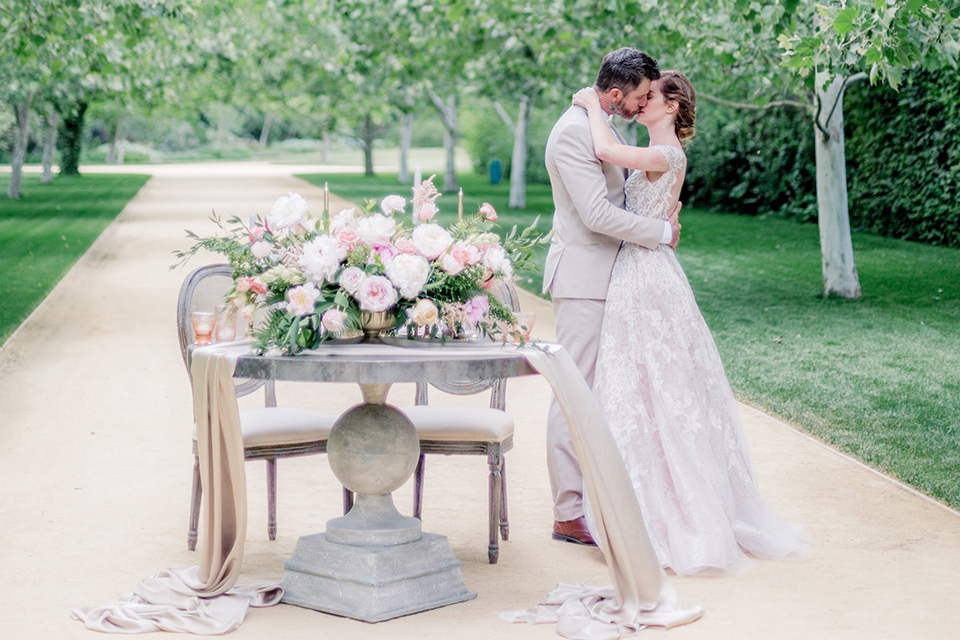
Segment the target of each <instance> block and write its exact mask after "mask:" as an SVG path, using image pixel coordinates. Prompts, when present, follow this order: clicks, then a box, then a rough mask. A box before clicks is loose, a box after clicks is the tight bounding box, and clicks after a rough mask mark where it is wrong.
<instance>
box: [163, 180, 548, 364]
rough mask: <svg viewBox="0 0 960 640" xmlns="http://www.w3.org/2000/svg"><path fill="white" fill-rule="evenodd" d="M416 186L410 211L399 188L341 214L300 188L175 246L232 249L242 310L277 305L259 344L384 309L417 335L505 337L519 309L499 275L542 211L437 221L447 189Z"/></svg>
mask: <svg viewBox="0 0 960 640" xmlns="http://www.w3.org/2000/svg"><path fill="white" fill-rule="evenodd" d="M413 192H414V193H413V198H412V203H411V204H412V210H413V211H412V214H410V215H408V214H407V212H406V208H407V204H408V203H407V200H406V199H405V198H403V197H402V196H399V195H389V196H386V197H385V198H383V199H382V200H381V201H380V206H379V211H376V210H375V207H376V201H369V202H368V203H367V204H366V206H365V207H363V208H359V209H358V208H356V207H353V208H349V209H344V210H343V211H340V212H339V213H338V214H336V215H335V216H331V215H330V212H329V211H327V210H326V209H324V212H323V215H322V216H320V217H315V216H313V215H312V214H311V213H310V211H309V207H308V206H307V203H306V201H305V200H304V199H303V198H302V197H301V196H300V195H298V194H296V193H291V194H289V195H286V196H283V197H281V198H279V199H278V200H277V201H276V203H275V204H274V205H273V207H272V208H271V209H270V212H269V213H268V214H267V215H266V216H265V217H264V218H261V217H260V216H258V215H256V214H251V217H250V222H249V225H247V224H245V223H244V222H243V221H242V220H241V219H240V218H238V217H236V216H234V217H232V218H230V219H229V220H228V221H227V225H225V224H223V222H222V221H221V220H220V219H219V218H217V217H216V216H214V217H213V218H212V220H213V221H214V222H215V223H216V224H217V225H218V227H219V228H220V229H221V230H222V231H223V232H224V234H223V235H218V236H216V237H208V238H202V237H199V236H197V235H196V234H194V233H192V232H190V231H187V235H188V237H190V238H192V239H194V240H195V241H196V243H195V244H194V245H193V247H191V248H190V249H189V250H187V251H183V252H175V253H176V255H177V257H178V258H179V259H180V263H181V264H182V263H183V262H185V261H186V260H187V259H189V258H190V257H191V256H193V255H195V254H196V253H197V252H198V251H199V250H200V249H207V250H210V251H213V252H215V253H219V254H222V255H223V256H224V257H225V258H226V259H227V262H228V263H229V264H230V265H231V266H232V267H233V270H234V272H233V275H234V286H233V287H232V288H231V289H230V291H229V293H228V295H227V298H228V302H230V303H231V304H232V307H231V308H233V309H236V313H238V314H240V315H242V316H243V317H244V318H247V319H248V320H250V321H252V318H253V316H254V314H255V313H256V312H257V311H258V310H259V309H263V308H265V309H267V312H268V313H267V318H266V321H265V322H262V323H260V326H259V327H258V328H257V330H256V332H255V334H254V345H253V348H254V350H255V351H256V352H258V353H268V354H275V355H293V354H296V353H298V352H300V351H301V350H303V349H310V348H314V347H316V346H317V345H319V344H320V343H321V342H322V341H324V340H329V339H336V338H340V339H343V338H344V337H346V336H350V335H356V334H358V332H359V331H360V330H361V329H362V328H363V327H364V326H365V325H369V324H370V323H371V322H372V321H375V320H377V319H379V320H380V321H381V322H382V321H383V320H384V318H386V319H387V321H388V322H387V324H388V326H387V329H388V330H389V331H393V332H396V333H399V334H406V335H407V336H408V337H410V338H421V339H423V338H430V339H439V340H445V339H448V338H451V337H456V336H462V335H464V334H467V333H477V334H478V335H480V336H489V337H491V338H493V339H497V338H503V337H504V334H506V333H509V332H510V331H511V329H510V327H511V326H512V324H513V323H514V322H515V318H514V316H513V313H512V312H511V311H510V309H509V308H508V307H507V306H506V305H504V304H503V302H501V301H500V300H499V299H498V298H497V297H496V296H495V295H493V293H491V285H492V284H494V283H495V282H496V281H497V280H504V281H510V280H511V279H512V277H513V273H514V269H516V268H520V267H522V266H525V265H527V264H528V263H529V262H530V259H531V257H532V256H533V252H534V249H535V247H536V246H537V245H538V244H543V243H545V242H547V241H548V237H546V236H544V235H542V234H539V233H538V232H537V231H536V224H537V220H534V222H533V223H532V224H531V225H530V226H529V227H527V228H526V229H524V230H522V231H520V232H518V231H517V228H516V227H514V228H513V229H512V230H511V231H510V233H509V234H508V235H507V236H506V237H505V238H504V239H503V241H501V239H500V237H499V236H497V235H496V234H495V233H492V232H491V229H492V228H493V223H494V222H495V221H496V219H497V213H496V211H495V210H494V208H493V207H492V206H491V205H490V204H488V203H483V205H482V206H481V207H480V208H479V211H478V212H477V214H476V215H475V216H472V217H470V218H469V219H463V217H462V214H461V216H460V218H461V219H460V220H459V221H458V222H457V223H455V224H453V225H451V226H450V228H444V227H442V226H441V225H439V224H437V223H435V222H433V219H434V218H435V216H436V215H437V213H438V212H439V207H438V205H437V203H436V200H437V199H438V198H439V197H440V193H439V192H438V191H437V189H436V187H435V186H434V185H433V176H431V177H430V178H429V179H427V180H425V181H423V182H422V183H421V184H420V185H418V186H416V187H414V189H413ZM228 225H229V226H228ZM391 315H392V316H393V322H392V324H391V323H389V318H390V316H391Z"/></svg>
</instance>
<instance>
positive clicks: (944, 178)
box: [683, 69, 960, 247]
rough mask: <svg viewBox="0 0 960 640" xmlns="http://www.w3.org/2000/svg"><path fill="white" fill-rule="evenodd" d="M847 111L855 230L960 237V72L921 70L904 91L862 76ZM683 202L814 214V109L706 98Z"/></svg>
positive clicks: (802, 216) (946, 241)
mask: <svg viewBox="0 0 960 640" xmlns="http://www.w3.org/2000/svg"><path fill="white" fill-rule="evenodd" d="M845 102H846V104H845V106H844V119H845V122H846V133H847V135H846V156H847V168H848V174H849V184H848V191H849V203H850V221H851V225H852V227H853V228H855V229H861V230H869V231H873V232H876V233H879V234H882V235H887V236H892V237H895V238H904V239H909V240H916V241H921V242H926V243H930V244H940V245H946V246H953V247H957V246H960V207H958V205H957V203H958V202H960V108H958V106H957V105H958V104H960V72H958V71H956V70H953V69H946V70H942V71H939V72H930V71H922V70H917V71H914V72H911V73H908V74H907V75H906V76H905V82H904V84H903V85H902V87H901V90H900V92H899V93H895V92H892V91H890V90H889V88H888V87H885V86H876V87H871V86H869V85H867V84H866V83H857V84H854V85H852V86H851V87H849V88H848V89H847V96H846V101H845ZM697 130H698V133H697V137H696V138H694V140H693V142H692V143H691V145H690V147H689V149H688V157H689V164H690V168H689V171H688V174H687V180H686V185H685V190H686V191H685V193H684V196H683V198H684V202H685V204H687V205H688V206H698V207H710V208H717V209H721V210H724V211H735V212H737V213H741V214H747V215H767V214H772V215H776V216H780V217H786V218H791V219H794V220H800V221H814V220H816V219H817V211H816V175H815V165H814V151H813V135H814V134H813V124H812V119H811V116H810V115H809V114H808V113H807V112H805V111H803V110H799V109H789V108H787V109H778V110H776V111H773V110H768V111H765V112H763V113H758V112H756V111H744V110H737V109H732V108H729V107H723V106H718V105H715V104H713V103H710V102H703V103H701V105H700V107H699V109H698V121H697Z"/></svg>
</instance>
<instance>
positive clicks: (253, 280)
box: [237, 276, 267, 295]
mask: <svg viewBox="0 0 960 640" xmlns="http://www.w3.org/2000/svg"><path fill="white" fill-rule="evenodd" d="M246 291H253V292H254V293H259V294H261V295H262V294H265V293H266V292H267V285H266V284H264V282H263V280H261V279H260V278H258V277H255V276H254V277H249V276H245V277H242V278H238V279H237V293H244V292H246Z"/></svg>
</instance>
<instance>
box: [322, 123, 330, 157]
mask: <svg viewBox="0 0 960 640" xmlns="http://www.w3.org/2000/svg"><path fill="white" fill-rule="evenodd" d="M320 160H321V161H322V162H323V164H329V163H330V131H329V130H328V129H324V130H323V140H322V142H321V144H320Z"/></svg>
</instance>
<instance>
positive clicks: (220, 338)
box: [216, 304, 237, 342]
mask: <svg viewBox="0 0 960 640" xmlns="http://www.w3.org/2000/svg"><path fill="white" fill-rule="evenodd" d="M216 316H217V317H216V323H217V328H216V330H217V342H233V341H234V340H236V339H237V308H236V307H235V306H233V305H232V304H218V305H217V310H216Z"/></svg>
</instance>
